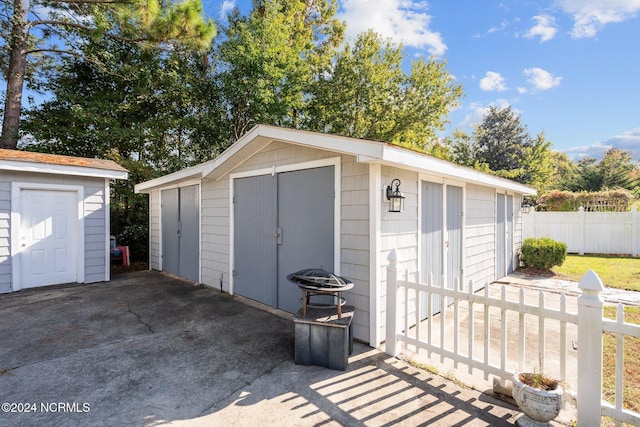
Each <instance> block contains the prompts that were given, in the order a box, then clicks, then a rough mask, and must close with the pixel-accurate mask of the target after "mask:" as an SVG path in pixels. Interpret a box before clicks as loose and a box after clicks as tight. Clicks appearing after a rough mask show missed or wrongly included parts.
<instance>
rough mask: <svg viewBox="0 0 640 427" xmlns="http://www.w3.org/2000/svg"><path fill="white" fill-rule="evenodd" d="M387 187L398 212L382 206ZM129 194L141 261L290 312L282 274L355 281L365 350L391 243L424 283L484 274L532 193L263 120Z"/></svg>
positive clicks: (503, 266) (508, 248)
mask: <svg viewBox="0 0 640 427" xmlns="http://www.w3.org/2000/svg"><path fill="white" fill-rule="evenodd" d="M392 183H394V184H393V187H392V190H395V189H396V184H398V183H399V184H400V185H399V187H398V189H399V191H401V192H402V193H403V195H404V197H405V199H404V202H405V206H404V210H403V211H402V212H390V211H389V201H388V200H387V197H386V195H387V187H389V186H390V185H392ZM136 192H138V193H147V194H149V200H150V204H149V206H150V214H149V215H150V216H149V233H150V242H149V243H150V248H149V249H150V250H149V252H150V259H149V262H150V268H152V269H156V270H161V271H166V272H169V273H172V274H176V275H178V276H182V277H185V278H188V279H190V280H192V281H194V282H200V283H203V284H205V285H208V286H213V287H217V288H220V289H221V290H224V291H227V292H229V293H231V294H239V295H242V296H245V297H248V298H251V299H254V300H256V301H258V302H261V303H263V304H266V305H269V306H272V307H276V308H279V309H282V310H285V311H288V312H295V311H296V310H297V309H298V308H299V307H300V296H301V294H300V291H299V290H298V289H297V287H296V286H295V285H293V284H291V283H289V282H288V281H287V279H286V276H287V274H289V273H292V272H295V271H298V270H301V269H304V268H324V269H325V270H329V271H332V272H334V273H336V274H339V275H341V276H344V277H346V278H348V279H350V280H351V281H353V282H354V284H355V286H354V288H353V290H352V291H350V292H348V293H346V299H347V303H348V304H349V305H353V306H355V308H356V315H355V318H354V321H353V325H352V327H353V334H354V336H355V337H356V338H357V339H360V340H362V341H364V342H368V343H369V344H370V345H372V346H377V345H378V344H379V343H380V342H381V340H382V338H383V337H384V336H385V335H384V326H385V315H384V311H385V308H384V307H385V280H386V275H385V272H386V269H385V268H386V264H387V261H386V259H387V255H388V254H389V253H390V251H392V250H393V249H396V250H397V253H398V254H399V255H400V258H401V260H402V264H401V267H402V268H403V269H407V270H408V271H409V272H410V273H411V274H413V275H417V276H418V277H419V278H420V279H424V278H426V277H427V276H428V275H429V274H433V275H434V276H435V277H441V276H442V275H446V277H447V278H448V280H447V286H452V285H453V280H454V278H458V279H460V283H467V282H468V281H469V280H471V279H472V280H474V281H475V282H476V283H478V284H484V283H485V282H487V281H493V280H495V279H498V278H500V277H503V276H505V275H506V274H508V273H509V272H511V271H513V270H514V269H515V268H517V262H518V250H519V248H520V244H521V239H522V238H521V236H522V234H521V216H520V206H521V202H522V198H523V196H524V195H528V194H535V190H534V189H532V188H530V187H528V186H525V185H522V184H519V183H516V182H513V181H509V180H506V179H501V178H498V177H496V176H493V175H489V174H485V173H482V172H478V171H477V170H473V169H470V168H466V167H461V166H459V165H456V164H453V163H450V162H447V161H444V160H441V159H437V158H434V157H431V156H428V155H425V154H422V153H419V152H416V151H412V150H408V149H406V148H402V147H398V146H395V145H392V144H387V143H383V142H377V141H368V140H361V139H354V138H346V137H341V136H335V135H329V134H323V133H314V132H306V131H299V130H293V129H286V128H279V127H273V126H266V125H258V126H256V127H254V128H253V129H251V130H250V131H249V132H248V133H247V134H245V135H244V136H243V137H242V138H240V139H239V140H238V141H237V142H235V143H234V144H233V145H232V146H231V147H229V148H228V149H227V150H226V151H224V152H223V153H222V154H221V155H220V156H219V157H217V158H216V159H214V160H211V161H208V162H205V163H202V164H200V165H197V166H194V167H190V168H187V169H184V170H181V171H178V172H175V173H172V174H169V175H166V176H163V177H160V178H156V179H153V180H151V181H147V182H144V183H141V184H138V185H136ZM414 277H415V276H414Z"/></svg>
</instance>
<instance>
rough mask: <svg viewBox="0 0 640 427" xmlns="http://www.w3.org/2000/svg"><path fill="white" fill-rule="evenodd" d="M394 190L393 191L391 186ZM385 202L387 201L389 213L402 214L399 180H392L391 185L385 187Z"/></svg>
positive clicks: (402, 203) (402, 199)
mask: <svg viewBox="0 0 640 427" xmlns="http://www.w3.org/2000/svg"><path fill="white" fill-rule="evenodd" d="M394 185H395V186H396V189H395V190H394V189H393V186H394ZM387 200H388V201H389V212H404V194H402V193H401V192H400V180H399V179H394V180H393V181H391V185H388V186H387Z"/></svg>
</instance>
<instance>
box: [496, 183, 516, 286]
mask: <svg viewBox="0 0 640 427" xmlns="http://www.w3.org/2000/svg"><path fill="white" fill-rule="evenodd" d="M516 266H517V260H516V257H515V252H514V250H513V196H511V195H506V196H505V195H504V194H498V195H497V197H496V280H498V279H500V278H502V277H504V276H506V275H508V274H510V273H513V271H514V269H515V267H516Z"/></svg>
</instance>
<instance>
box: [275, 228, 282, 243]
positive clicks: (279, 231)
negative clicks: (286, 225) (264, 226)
mask: <svg viewBox="0 0 640 427" xmlns="http://www.w3.org/2000/svg"><path fill="white" fill-rule="evenodd" d="M273 237H275V238H276V245H281V244H282V228H278V229H277V231H276V232H275V234H274V235H273Z"/></svg>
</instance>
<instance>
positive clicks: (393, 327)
mask: <svg viewBox="0 0 640 427" xmlns="http://www.w3.org/2000/svg"><path fill="white" fill-rule="evenodd" d="M399 260H400V259H399V256H398V252H397V251H396V250H395V249H393V250H392V251H391V252H390V253H389V256H387V261H389V264H388V265H387V325H386V334H387V339H386V342H385V345H384V348H385V352H386V353H387V354H388V355H390V356H394V357H395V356H397V355H398V338H397V336H396V334H397V333H398V272H399V267H398V261H399Z"/></svg>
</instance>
